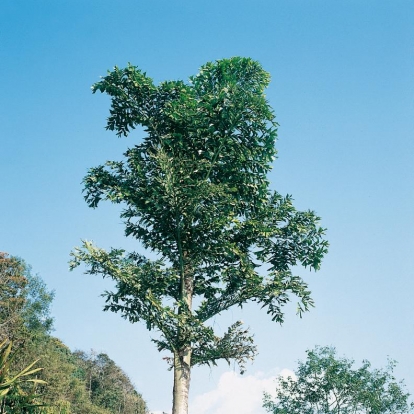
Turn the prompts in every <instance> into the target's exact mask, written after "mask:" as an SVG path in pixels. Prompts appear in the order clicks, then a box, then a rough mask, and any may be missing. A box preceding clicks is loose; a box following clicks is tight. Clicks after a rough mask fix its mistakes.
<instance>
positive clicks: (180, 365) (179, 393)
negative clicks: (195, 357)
mask: <svg viewBox="0 0 414 414" xmlns="http://www.w3.org/2000/svg"><path fill="white" fill-rule="evenodd" d="M180 354H182V355H179V354H178V353H176V354H175V355H174V389H173V410H172V414H188V392H189V390H190V374H191V348H190V347H188V348H187V349H185V350H184V351H183V352H181V353H180Z"/></svg>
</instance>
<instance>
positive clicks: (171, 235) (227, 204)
mask: <svg viewBox="0 0 414 414" xmlns="http://www.w3.org/2000/svg"><path fill="white" fill-rule="evenodd" d="M269 81H270V76H269V74H268V73H267V72H266V71H264V70H263V69H262V67H261V65H260V64H259V63H258V62H255V61H253V60H251V59H248V58H239V57H235V58H231V59H222V60H219V61H216V62H212V63H207V64H206V65H204V66H203V67H202V68H201V69H200V71H199V73H198V74H197V75H195V76H193V77H191V78H190V80H189V82H187V83H186V82H183V81H166V82H162V83H161V84H159V85H158V86H157V85H155V84H154V82H153V81H152V79H151V78H149V77H148V76H147V75H146V74H145V73H144V72H142V71H141V70H140V69H138V68H137V67H135V66H132V65H128V66H127V67H126V68H124V69H120V68H118V67H115V68H114V70H113V71H111V72H109V73H108V75H107V76H105V77H104V78H102V79H101V81H99V82H98V83H96V84H95V85H94V86H93V91H94V92H96V91H100V92H103V93H107V94H108V95H109V96H110V97H111V109H110V116H109V118H108V122H107V129H109V130H112V131H115V132H116V134H117V135H118V136H126V135H128V134H129V133H130V132H131V131H132V130H133V129H135V128H136V127H138V126H141V127H142V128H143V130H144V133H145V137H144V138H143V140H142V142H141V143H139V144H137V145H134V146H133V147H131V148H130V149H128V150H127V151H126V153H125V154H124V156H125V159H124V160H123V161H108V162H106V163H105V164H103V165H101V166H98V167H95V168H92V169H90V171H89V172H88V174H87V176H86V177H85V179H84V186H85V187H84V191H85V199H86V201H87V203H88V205H89V206H90V207H97V206H98V204H99V203H100V201H101V200H109V201H111V202H113V203H122V204H123V206H124V209H123V212H122V214H121V217H122V218H123V220H124V223H125V234H126V235H127V236H132V237H134V238H136V239H138V240H139V241H140V242H141V243H142V245H143V247H144V248H146V249H148V250H150V251H153V252H155V253H156V254H157V255H158V257H159V259H158V260H149V259H148V258H146V257H144V256H143V255H142V254H140V253H137V252H129V253H127V252H125V251H124V250H123V249H111V250H110V251H105V250H103V249H101V248H98V247H96V246H95V245H94V244H93V243H91V242H84V243H83V246H82V248H78V249H76V250H75V251H74V252H73V253H72V254H73V260H72V262H71V266H72V268H73V267H76V266H78V265H79V264H81V263H84V264H86V266H87V273H90V274H100V275H102V276H103V277H110V278H112V279H114V280H115V281H116V288H115V290H114V291H113V292H105V294H104V295H105V296H106V302H107V305H106V306H105V309H106V310H110V311H113V312H119V313H120V314H121V315H122V316H123V317H124V318H127V319H129V320H130V321H131V322H137V321H139V320H143V321H145V323H146V325H147V327H148V329H150V330H151V329H157V330H158V331H159V332H160V333H161V337H160V338H158V339H154V342H156V344H157V346H158V349H159V350H168V351H170V352H171V353H172V355H173V358H171V362H172V364H173V366H174V370H175V372H176V374H177V376H176V377H175V388H174V390H175V391H176V390H177V389H179V388H180V387H181V385H182V384H181V382H180V381H184V382H186V384H185V386H184V387H183V389H184V391H180V392H183V393H184V394H185V395H187V394H188V386H189V375H190V371H189V370H190V366H193V365H202V364H215V363H216V361H217V360H220V359H225V360H227V361H230V360H231V359H234V360H236V361H237V362H238V363H239V364H240V366H241V368H242V370H243V366H244V363H245V361H246V360H248V359H251V358H253V357H254V355H255V353H256V348H255V346H254V344H253V341H252V337H251V336H250V335H249V334H248V332H247V330H246V329H245V328H243V327H242V324H241V322H236V323H235V324H233V325H232V326H230V327H229V328H228V330H227V332H226V333H225V334H224V335H223V336H222V337H219V336H217V335H216V334H215V333H214V331H213V329H212V328H211V327H210V326H209V325H208V324H206V322H207V321H208V320H209V319H210V318H212V317H213V316H215V315H217V314H220V313H221V312H224V311H226V310H227V309H229V308H230V307H232V306H234V305H237V306H242V305H243V304H245V303H247V302H249V301H252V302H257V303H258V304H260V305H261V306H262V307H265V308H266V309H267V312H268V314H270V316H271V318H272V319H273V320H274V321H277V322H282V321H283V311H282V307H283V305H284V304H285V303H286V302H288V301H289V300H290V295H291V294H292V295H295V296H297V297H298V299H299V301H298V311H299V313H301V312H303V311H305V310H308V309H309V307H310V306H312V305H313V301H312V298H311V296H310V292H309V290H308V287H307V284H306V283H305V282H304V281H303V280H302V279H301V278H300V277H298V276H295V275H294V274H293V273H292V271H291V268H292V267H293V266H296V265H302V266H305V267H309V268H311V269H318V268H319V266H320V263H321V260H322V258H323V256H324V254H325V253H326V251H327V242H326V241H325V240H324V230H323V229H322V228H321V227H320V226H319V225H318V220H319V218H318V217H317V216H316V214H314V213H313V212H311V211H305V212H301V211H297V210H296V209H295V208H294V206H293V203H292V198H291V197H290V196H282V195H280V194H279V193H277V192H276V191H271V190H270V183H269V181H268V179H267V173H268V172H269V171H270V170H271V163H272V161H273V160H274V159H275V156H276V150H275V140H276V131H277V123H276V121H275V117H274V113H273V110H272V108H271V107H270V105H269V103H268V102H267V100H266V98H265V95H264V90H265V88H266V87H267V86H268V84H269ZM194 298H199V301H197V303H200V305H199V306H198V307H197V308H196V309H193V299H194ZM180 384H181V385H180ZM180 389H181V388H180ZM185 390H186V391H185ZM174 396H175V394H174ZM177 398H178V397H177ZM186 398H187V397H186V396H185V397H184V399H186ZM180 399H181V397H180ZM175 400H176V397H174V401H175ZM186 410H187V408H186V406H185V408H174V409H173V412H174V414H178V413H186V412H187V411H186Z"/></svg>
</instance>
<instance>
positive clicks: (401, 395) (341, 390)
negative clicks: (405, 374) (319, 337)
mask: <svg viewBox="0 0 414 414" xmlns="http://www.w3.org/2000/svg"><path fill="white" fill-rule="evenodd" d="M307 354H308V356H307V359H306V361H305V362H301V361H300V362H299V366H298V369H297V370H296V378H291V377H289V378H287V379H286V378H283V377H279V379H278V382H277V388H276V398H275V399H273V398H272V397H271V396H270V395H269V394H266V395H265V398H264V405H263V406H264V408H266V409H267V411H268V412H269V413H272V414H403V413H413V412H414V405H413V404H409V402H408V397H409V394H408V393H407V392H406V391H405V387H404V384H403V383H402V382H397V381H396V379H395V378H394V376H393V369H394V367H395V362H394V361H389V364H388V366H387V367H386V368H385V369H383V370H378V369H371V364H370V363H369V362H368V361H363V363H362V366H361V367H360V368H354V367H353V365H354V361H353V360H350V359H346V358H339V357H337V356H336V351H335V348H330V347H316V348H315V349H314V350H312V351H307Z"/></svg>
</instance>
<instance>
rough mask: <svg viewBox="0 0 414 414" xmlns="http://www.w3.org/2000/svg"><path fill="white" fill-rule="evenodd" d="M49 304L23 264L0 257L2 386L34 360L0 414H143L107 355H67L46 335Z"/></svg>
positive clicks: (4, 397)
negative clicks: (31, 367)
mask: <svg viewBox="0 0 414 414" xmlns="http://www.w3.org/2000/svg"><path fill="white" fill-rule="evenodd" d="M52 300H53V293H52V292H50V291H48V289H47V287H46V285H45V283H44V282H43V281H42V279H41V278H40V277H38V276H34V275H33V274H32V273H31V270H30V267H29V266H28V265H26V263H25V262H24V261H23V260H21V259H19V258H16V257H9V256H8V255H7V254H5V253H0V343H2V342H4V344H3V347H2V349H3V353H2V355H3V356H6V357H7V358H3V359H2V360H3V365H2V366H1V367H0V372H1V374H2V375H3V377H4V378H3V377H2V378H1V381H2V383H8V381H9V382H10V381H11V380H12V379H13V378H15V377H16V375H18V374H21V373H22V372H24V371H25V370H27V368H28V367H30V366H31V364H33V363H34V362H35V361H36V360H39V361H38V362H37V364H35V365H34V366H33V369H30V370H28V371H26V375H25V376H24V377H22V376H20V377H19V378H20V379H21V381H17V382H16V381H14V382H13V383H12V384H10V387H8V389H7V392H4V393H3V394H0V413H1V414H3V413H4V414H5V413H7V414H8V413H35V414H111V413H122V414H145V413H147V412H148V411H147V408H146V404H145V401H144V400H143V399H142V397H141V395H140V394H139V393H138V392H137V391H136V390H135V388H134V386H133V385H132V383H131V381H130V379H129V378H128V376H127V375H126V374H125V373H124V372H123V371H122V369H121V368H119V367H118V366H117V365H116V364H115V362H114V361H112V360H111V359H110V358H109V356H108V355H106V354H102V353H101V354H96V353H94V352H93V351H92V352H91V353H89V354H86V353H85V352H82V351H75V352H72V351H71V350H70V349H69V348H68V347H67V346H66V345H65V344H64V343H63V342H62V341H61V340H60V339H58V338H55V337H54V336H52V335H51V331H52V327H53V319H52V317H51V315H50V305H51V302H52ZM11 341H13V346H11ZM37 368H42V369H41V370H38V369H37ZM33 370H35V371H33ZM30 371H31V373H30ZM23 379H24V381H23Z"/></svg>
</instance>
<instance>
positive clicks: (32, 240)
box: [0, 0, 414, 414]
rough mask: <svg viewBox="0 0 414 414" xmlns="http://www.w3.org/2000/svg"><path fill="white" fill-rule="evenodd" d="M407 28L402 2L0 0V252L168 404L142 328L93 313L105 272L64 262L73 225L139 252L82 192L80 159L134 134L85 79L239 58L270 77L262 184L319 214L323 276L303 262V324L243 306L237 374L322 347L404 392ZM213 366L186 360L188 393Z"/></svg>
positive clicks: (72, 341) (162, 371) (75, 344)
mask: <svg viewBox="0 0 414 414" xmlns="http://www.w3.org/2000/svg"><path fill="white" fill-rule="evenodd" d="M413 23H414V3H413V2H412V1H411V0H407V1H400V0H393V1H382V0H372V1H371V0H346V1H345V0H335V1H329V0H324V1H318V0H311V1H310V0H301V1H299V0H283V1H282V0H255V1H244V0H238V1H235V0H220V1H219V0H209V1H201V0H192V1H190V0H169V1H167V0H151V1H144V0H118V1H107V0H87V1H85V0H53V1H52V0H36V1H33V0H32V1H29V0H2V1H1V4H0V61H1V65H0V78H1V93H0V140H1V145H0V177H1V187H0V188H1V190H0V250H2V251H6V252H9V253H10V254H12V255H18V256H21V257H22V258H24V259H25V260H26V261H27V262H28V263H30V264H31V265H32V267H33V270H34V271H35V272H37V273H39V274H40V275H41V276H42V278H43V279H44V280H45V282H46V283H47V285H48V286H49V287H50V288H51V289H54V290H55V291H56V299H55V302H54V305H53V314H54V316H55V320H56V323H55V326H56V331H55V334H56V335H57V336H59V337H60V338H62V339H63V340H64V341H65V343H67V344H68V345H69V346H70V347H71V348H81V349H84V350H88V349H90V348H94V349H96V350H98V351H104V352H107V353H108V354H109V355H110V357H111V358H113V359H114V360H115V361H116V362H117V363H119V364H120V365H121V366H122V367H123V368H124V370H126V372H127V373H128V374H129V375H130V376H131V378H132V379H133V381H134V382H135V383H136V385H137V387H138V388H139V390H140V391H141V392H142V393H143V395H144V397H145V398H146V399H147V400H148V402H149V405H150V408H152V409H153V410H162V409H164V410H167V409H169V408H170V401H171V387H172V377H171V373H169V372H167V371H166V365H165V362H164V361H162V360H161V357H160V355H159V354H158V353H157V352H156V350H155V349H154V347H153V344H152V343H151V342H150V339H149V338H150V336H149V334H148V333H147V331H146V330H145V328H144V327H142V326H141V325H130V324H128V323H127V322H125V321H124V320H123V319H121V318H120V317H119V316H118V315H115V314H108V313H103V312H102V311H101V309H102V305H103V301H102V299H101V298H100V297H99V294H100V293H101V292H102V291H103V289H104V288H105V287H107V286H108V284H106V283H104V282H103V281H102V280H100V279H97V278H93V277H91V276H89V277H88V276H84V275H83V274H82V272H81V270H80V269H77V270H76V271H75V272H72V273H69V271H68V265H67V262H68V260H69V252H70V251H71V249H72V248H73V247H74V246H76V245H79V243H80V239H81V238H85V239H89V240H91V239H92V240H94V241H95V242H96V244H97V245H99V246H101V247H110V246H113V247H126V248H128V249H139V245H138V243H137V242H135V241H134V240H128V239H125V238H124V237H123V227H122V224H121V220H120V219H119V217H118V211H119V209H118V208H116V207H114V206H110V205H106V206H105V205H102V206H101V207H100V208H99V209H97V210H92V209H89V208H88V207H87V205H86V203H85V202H84V201H83V198H82V194H81V189H82V186H81V180H82V178H83V176H84V175H85V173H86V171H87V169H88V168H89V167H92V166H96V165H98V164H100V163H102V162H104V161H105V160H107V159H120V158H121V154H122V152H123V150H124V149H125V148H127V147H128V146H130V145H134V143H135V142H137V140H139V134H131V136H130V137H129V138H127V139H118V138H116V137H115V136H114V135H113V134H111V133H109V132H106V131H105V130H104V126H105V119H106V116H107V113H108V107H109V101H108V99H107V98H106V97H104V96H99V95H92V94H91V92H90V86H91V84H92V83H94V82H95V81H97V80H98V79H99V76H101V75H105V73H106V70H107V69H110V68H112V67H113V66H114V65H118V66H124V65H126V64H127V62H132V63H133V64H135V65H137V66H139V67H140V68H142V69H143V70H145V71H146V72H147V73H148V74H149V75H150V76H152V77H153V78H154V79H155V80H156V81H161V80H165V79H187V78H188V76H190V75H192V74H195V73H196V72H197V70H198V68H199V67H200V66H201V65H202V64H204V63H205V62H207V61H210V60H215V59H219V58H223V57H230V56H235V55H239V56H248V57H252V58H254V59H256V60H258V61H260V62H261V63H262V65H263V66H264V68H265V69H266V70H267V71H268V72H270V73H271V75H272V83H271V85H270V87H269V89H268V91H267V96H268V99H269V101H270V103H271V105H272V106H273V107H274V109H275V112H276V114H277V120H278V122H279V123H280V129H279V141H278V144H277V148H278V150H279V159H278V160H276V162H275V166H274V170H273V172H272V174H271V182H272V186H273V187H274V188H275V189H277V190H278V191H279V192H281V193H290V194H293V196H294V198H295V200H296V205H297V207H298V208H301V209H308V208H310V209H313V210H315V211H316V212H317V213H318V214H319V215H320V216H321V217H322V224H323V226H325V227H327V228H328V239H329V241H330V243H331V248H330V252H329V255H328V256H327V257H326V260H325V262H324V264H323V267H322V270H321V271H320V272H319V273H317V274H314V273H307V272H306V273H305V272H302V271H299V273H300V274H303V275H304V276H305V277H306V279H307V281H308V282H309V286H310V288H311V290H312V292H313V295H314V298H315V301H316V308H315V309H313V310H312V311H311V312H310V313H309V314H306V315H305V317H304V318H303V319H299V318H297V317H296V316H295V315H294V309H293V308H291V307H288V308H287V313H288V315H287V317H286V322H285V324H284V325H283V326H282V327H280V326H278V325H274V324H272V323H271V321H270V320H269V319H268V318H267V315H266V314H265V312H260V311H259V310H258V309H256V308H254V307H253V306H252V307H247V308H246V309H245V310H244V311H243V313H242V318H243V319H244V321H245V322H246V323H247V324H248V325H250V326H251V328H252V330H253V331H254V332H255V333H256V341H257V344H258V346H259V351H260V355H259V356H258V358H257V360H256V362H255V363H254V365H252V366H250V367H249V371H248V372H250V373H254V372H256V371H260V370H261V371H266V372H267V371H269V370H271V369H277V368H290V369H293V368H294V367H295V365H296V363H295V361H297V360H298V359H300V358H303V357H304V351H305V349H306V348H310V347H313V346H314V345H315V344H320V345H335V346H336V347H337V349H338V351H339V352H340V353H341V354H346V355H347V356H349V357H353V358H355V359H356V360H358V361H360V360H361V359H363V358H367V359H368V360H370V361H371V362H373V364H374V365H375V366H377V367H380V366H384V365H385V363H386V357H387V355H389V356H391V357H392V358H395V359H396V360H397V361H399V367H398V370H397V376H398V377H400V378H405V379H406V383H407V385H408V387H409V390H410V391H411V392H412V393H414V373H413V372H414V371H413V369H412V368H413V367H414V322H413V320H414V318H413V316H414V301H413V291H414V277H413V276H414V236H413V235H414V162H413V161H414V160H413V158H414V24H413ZM238 317H239V311H234V312H230V313H229V314H228V315H227V316H225V317H224V319H223V320H222V321H221V320H220V321H219V320H217V322H216V323H217V326H218V328H220V327H222V328H223V329H224V328H225V327H226V324H225V322H227V321H229V320H230V321H231V320H236V318H238ZM226 369H227V367H226V366H225V365H222V366H220V367H219V368H218V369H214V370H212V371H210V370H208V369H196V370H195V371H194V376H193V378H194V380H193V383H192V389H191V393H192V396H193V397H194V396H196V395H198V394H200V393H203V392H205V391H208V390H211V389H214V388H215V387H216V382H217V380H218V378H219V376H220V373H222V372H223V371H225V370H226ZM194 414H197V413H194Z"/></svg>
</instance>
